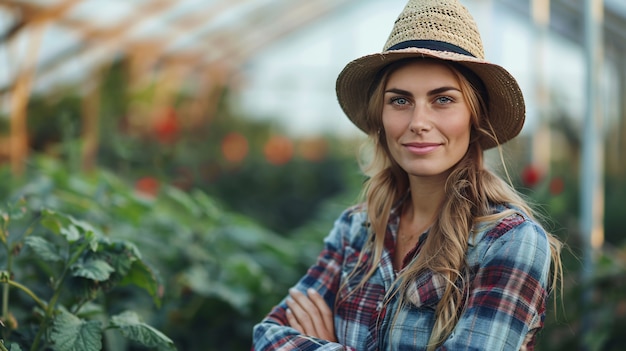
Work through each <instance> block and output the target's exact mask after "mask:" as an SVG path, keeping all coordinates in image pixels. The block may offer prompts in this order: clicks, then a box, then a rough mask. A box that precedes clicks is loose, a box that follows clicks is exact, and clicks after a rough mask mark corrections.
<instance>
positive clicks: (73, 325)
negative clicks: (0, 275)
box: [5, 157, 335, 350]
mask: <svg viewBox="0 0 626 351" xmlns="http://www.w3.org/2000/svg"><path fill="white" fill-rule="evenodd" d="M27 179H28V181H27V182H25V183H22V184H13V186H12V188H14V189H17V190H14V191H10V192H9V191H7V194H6V195H5V197H6V198H9V199H21V200H20V201H21V202H20V204H21V206H20V208H19V209H17V210H16V209H14V208H10V209H7V212H9V211H12V212H11V213H13V212H14V213H16V216H17V215H20V216H22V217H23V218H24V221H25V222H26V223H25V224H24V227H25V226H26V224H27V223H28V220H26V219H27V218H31V219H32V218H33V216H36V217H37V221H38V227H39V229H38V230H45V235H43V232H42V234H41V235H40V234H37V235H32V234H31V235H25V236H23V237H22V240H21V241H20V242H21V243H23V244H20V245H22V246H21V250H20V255H19V257H20V260H19V262H17V261H16V262H14V263H15V264H13V265H12V269H11V271H12V272H13V273H14V275H15V276H20V277H22V279H23V282H24V285H28V286H31V287H32V290H33V291H36V293H37V295H38V296H44V298H42V299H41V300H42V303H41V304H40V306H36V304H33V303H32V302H28V301H26V300H22V299H21V298H20V296H17V298H15V299H12V303H11V311H14V314H15V316H16V318H17V320H19V321H20V323H19V326H18V327H16V328H14V329H13V330H12V331H11V333H10V335H9V336H10V337H5V340H7V341H9V342H13V340H16V344H17V343H18V342H17V340H18V339H19V344H20V345H21V346H22V348H24V347H26V346H27V345H29V344H28V341H29V340H32V338H34V336H32V335H30V334H29V333H30V331H29V330H31V329H32V330H35V332H36V331H37V330H36V329H37V328H31V327H30V326H31V325H38V324H33V323H35V322H38V323H41V322H42V321H43V317H42V316H40V317H39V318H37V319H36V320H33V318H32V317H31V316H32V315H33V313H32V311H33V310H40V311H45V310H46V300H47V299H51V298H52V295H53V292H52V291H51V288H50V287H49V284H50V283H49V282H52V286H53V287H54V283H55V282H56V281H57V280H58V278H55V279H53V280H50V277H57V276H58V274H61V273H62V272H65V274H66V276H65V278H64V279H63V283H62V284H61V286H60V287H59V289H60V290H62V293H60V294H59V297H58V303H57V307H58V308H56V309H55V313H53V314H51V315H50V318H49V319H48V323H49V324H46V325H45V326H46V328H47V329H46V330H47V332H45V333H43V332H42V333H43V335H45V336H46V337H47V338H48V339H50V340H52V336H54V340H58V341H57V343H62V345H63V346H62V347H64V348H65V349H71V348H72V347H75V348H76V349H85V350H88V349H90V348H89V347H96V346H97V345H98V344H97V343H96V342H95V340H96V339H98V340H100V339H101V340H102V344H101V347H102V349H108V350H124V349H126V350H135V349H138V348H139V349H141V348H145V347H149V348H159V349H167V347H170V346H171V347H173V345H176V347H177V348H178V349H183V350H224V349H228V350H243V349H248V348H249V345H250V341H251V340H250V338H251V330H252V326H253V324H254V323H256V322H258V321H259V320H260V319H261V318H262V316H263V315H264V314H265V313H267V311H269V309H270V308H271V307H272V306H273V304H275V303H276V302H277V301H278V300H279V299H280V298H282V296H283V294H284V293H285V291H287V287H288V286H289V285H291V284H293V283H294V282H295V281H296V280H297V279H298V278H299V276H300V275H302V274H303V273H304V270H305V269H306V267H307V266H308V265H309V264H310V263H311V262H312V260H313V257H314V256H315V255H317V251H318V249H319V248H320V247H321V240H320V237H319V236H318V233H312V234H309V235H308V236H307V235H302V236H301V238H300V239H299V240H298V241H295V242H292V241H289V240H287V239H286V238H284V237H283V236H280V235H277V234H275V233H273V232H270V231H268V230H266V229H264V228H263V227H261V226H259V225H258V224H256V223H255V222H254V221H252V220H250V219H249V218H247V217H244V216H241V215H238V214H233V213H229V212H226V211H225V210H224V209H223V208H222V206H221V205H220V204H219V203H218V202H216V200H215V199H214V198H211V197H209V196H208V195H206V193H204V192H202V191H199V190H192V191H190V192H184V191H181V190H179V189H177V188H175V187H169V186H165V185H163V186H161V187H160V190H159V193H158V196H156V197H150V196H145V195H143V194H142V193H140V192H137V191H136V190H135V189H133V188H132V187H131V186H129V185H128V184H126V183H125V182H124V181H122V180H121V179H120V178H118V177H117V176H115V175H113V174H112V173H109V172H107V171H98V172H97V173H94V174H91V175H85V174H80V173H74V172H68V170H67V169H66V168H64V167H62V165H61V164H60V163H58V162H57V161H54V160H51V159H49V158H45V157H44V158H40V159H37V160H36V163H35V166H34V167H33V168H32V169H31V170H30V173H29V175H28V178H27ZM28 213H30V217H29V216H28V215H27V214H28ZM333 215H335V214H333ZM328 229H329V227H328V228H325V231H327V230H328ZM24 230H25V229H23V230H22V231H24ZM37 233H39V232H37ZM11 238H13V236H11ZM139 248H140V249H141V250H139ZM315 248H318V249H315ZM77 252H80V254H77ZM27 272H28V273H27ZM31 272H34V273H31ZM59 272H60V273H59ZM138 288H139V289H138ZM12 298H13V296H12ZM60 311H63V312H60ZM39 313H40V314H41V313H42V312H39ZM44 315H45V314H44ZM139 316H141V318H140V317H139ZM144 320H145V321H146V322H145V323H144V322H142V321H144ZM96 322H97V323H96ZM63 323H67V324H68V326H67V327H62V325H63ZM97 330H99V332H98V331H97ZM159 330H162V331H164V332H163V333H161V332H159ZM112 331H116V332H112ZM18 333H19V336H20V337H19V338H17V337H16V338H14V337H13V336H16V334H18ZM59 333H61V334H62V335H60V334H59ZM98 333H99V334H98ZM165 335H167V337H165ZM42 338H43V337H42ZM169 338H171V339H169ZM22 339H24V340H22ZM48 339H46V340H48ZM207 340H209V341H207ZM48 344H49V345H50V347H52V344H50V343H48ZM48 344H46V345H48ZM142 345H143V346H142ZM42 347H43V346H42Z"/></svg>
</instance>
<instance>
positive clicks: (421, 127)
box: [409, 105, 432, 134]
mask: <svg viewBox="0 0 626 351" xmlns="http://www.w3.org/2000/svg"><path fill="white" fill-rule="evenodd" d="M431 128H432V124H431V122H430V118H429V114H428V109H427V108H426V107H423V106H419V105H416V106H415V108H414V109H413V116H411V122H410V124H409V130H410V131H411V132H412V133H415V134H421V133H423V132H426V131H429V130H430V129H431Z"/></svg>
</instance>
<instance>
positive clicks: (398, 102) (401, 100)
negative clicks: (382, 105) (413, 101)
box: [390, 97, 409, 105]
mask: <svg viewBox="0 0 626 351" xmlns="http://www.w3.org/2000/svg"><path fill="white" fill-rule="evenodd" d="M390 102H391V103H392V104H395V105H406V104H408V103H409V101H408V100H407V99H406V98H403V97H393V98H391V101H390Z"/></svg>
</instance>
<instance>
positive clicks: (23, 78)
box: [9, 23, 44, 175]
mask: <svg viewBox="0 0 626 351" xmlns="http://www.w3.org/2000/svg"><path fill="white" fill-rule="evenodd" d="M43 29H44V25H43V24H39V23H36V24H34V26H32V27H31V28H30V30H31V32H30V38H29V43H28V44H29V45H28V50H27V51H26V55H25V56H26V61H25V64H24V68H23V69H22V71H21V73H20V74H19V75H18V77H17V78H16V80H15V85H14V86H13V89H12V91H11V121H10V126H11V127H10V133H11V135H10V138H9V140H10V142H9V143H10V158H11V171H12V172H13V174H14V175H22V174H23V173H24V167H25V164H24V163H25V161H26V158H27V157H28V128H27V121H26V120H27V117H28V115H27V109H28V100H29V97H30V93H31V88H32V83H33V79H34V77H35V73H36V69H37V57H38V53H39V47H40V45H41V37H42V35H43Z"/></svg>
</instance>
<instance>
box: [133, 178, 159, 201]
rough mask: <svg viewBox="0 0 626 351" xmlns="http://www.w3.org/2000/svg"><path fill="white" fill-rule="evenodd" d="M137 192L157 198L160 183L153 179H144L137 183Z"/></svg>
mask: <svg viewBox="0 0 626 351" xmlns="http://www.w3.org/2000/svg"><path fill="white" fill-rule="evenodd" d="M135 190H137V192H138V193H140V194H142V195H146V196H148V197H152V198H154V197H156V196H157V194H158V192H159V181H158V180H156V179H154V178H152V177H143V178H140V179H139V180H137V182H136V183H135Z"/></svg>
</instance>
